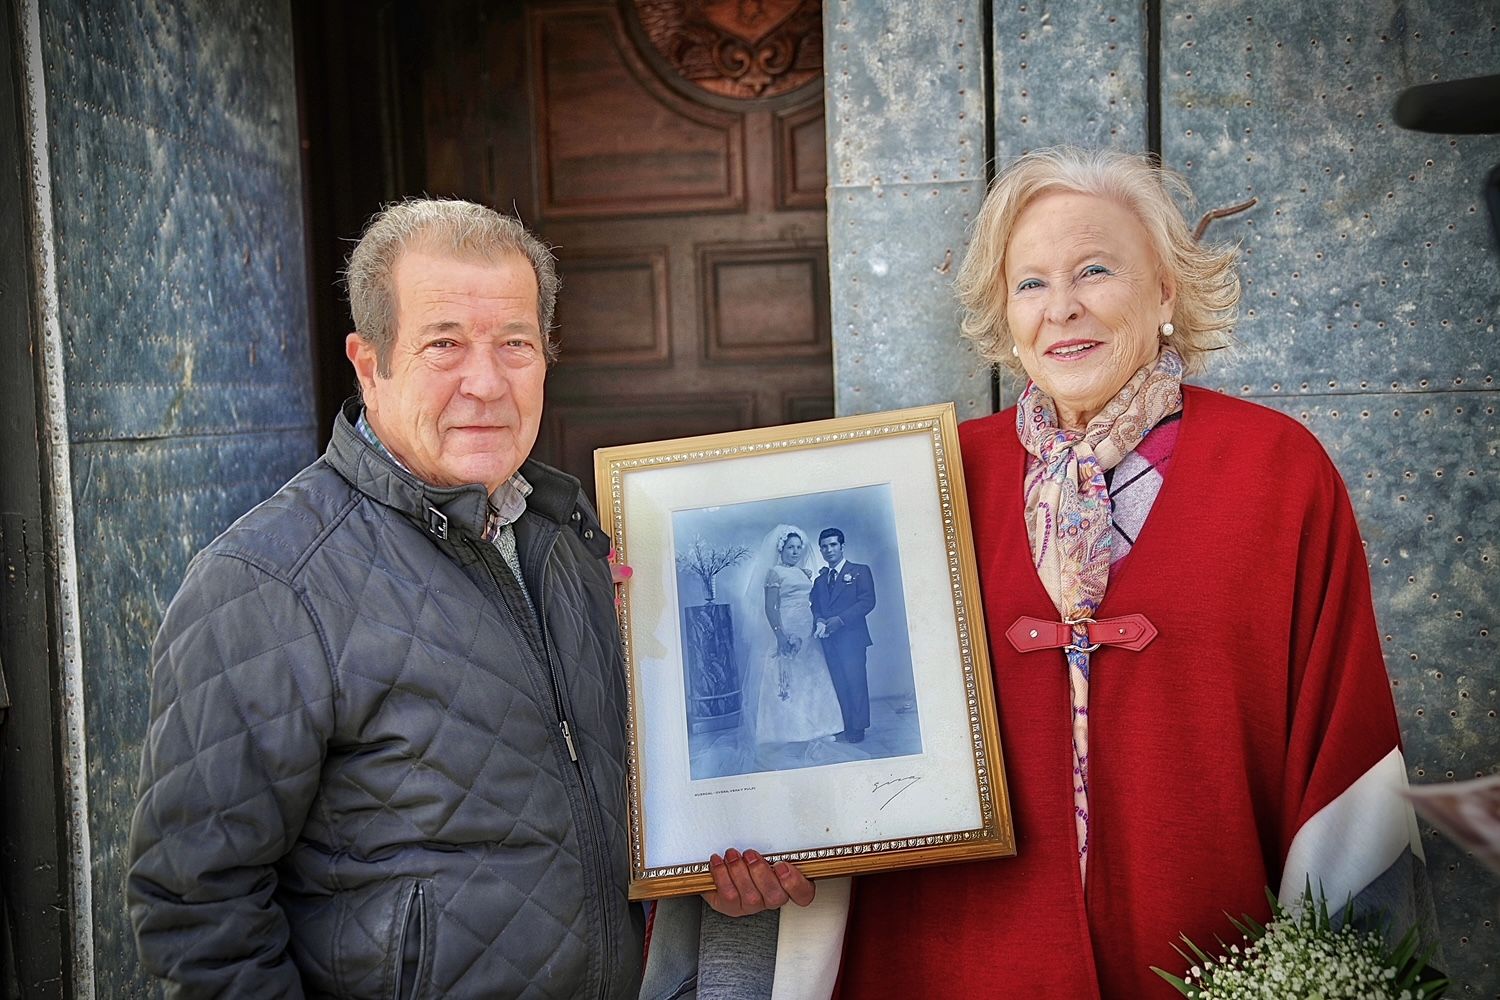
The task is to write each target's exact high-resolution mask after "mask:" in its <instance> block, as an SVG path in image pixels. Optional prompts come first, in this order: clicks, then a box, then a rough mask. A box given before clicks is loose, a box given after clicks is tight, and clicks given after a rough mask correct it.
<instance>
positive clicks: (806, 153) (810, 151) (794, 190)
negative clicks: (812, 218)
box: [775, 103, 828, 211]
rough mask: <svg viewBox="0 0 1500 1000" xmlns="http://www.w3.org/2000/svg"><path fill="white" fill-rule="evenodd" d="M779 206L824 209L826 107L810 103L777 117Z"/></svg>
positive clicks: (825, 184)
mask: <svg viewBox="0 0 1500 1000" xmlns="http://www.w3.org/2000/svg"><path fill="white" fill-rule="evenodd" d="M775 136H776V150H775V152H776V164H777V167H778V169H777V172H776V207H777V208H816V209H818V210H819V211H822V210H823V209H824V192H825V191H826V190H827V188H828V142H827V138H826V136H825V135H824V129H823V105H822V104H821V103H818V104H810V105H808V106H806V107H803V108H796V109H794V110H792V111H787V112H778V113H777V115H776V133H775Z"/></svg>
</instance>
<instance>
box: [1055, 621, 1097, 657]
mask: <svg viewBox="0 0 1500 1000" xmlns="http://www.w3.org/2000/svg"><path fill="white" fill-rule="evenodd" d="M1063 624H1064V625H1067V626H1070V627H1071V628H1072V629H1073V634H1074V635H1077V634H1078V632H1079V627H1080V626H1082V629H1083V640H1084V642H1083V643H1082V644H1081V645H1080V644H1079V643H1078V642H1076V641H1074V642H1070V643H1068V644H1067V645H1066V646H1064V647H1063V651H1064V652H1066V651H1068V650H1072V651H1073V652H1075V653H1092V652H1093V651H1094V650H1096V649H1098V648H1099V645H1100V644H1099V643H1097V642H1095V643H1090V642H1089V641H1088V634H1089V626H1090V625H1095V624H1097V622H1095V620H1094V618H1093V616H1091V615H1080V616H1078V617H1077V618H1064V619H1063Z"/></svg>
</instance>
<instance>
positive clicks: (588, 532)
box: [583, 528, 594, 538]
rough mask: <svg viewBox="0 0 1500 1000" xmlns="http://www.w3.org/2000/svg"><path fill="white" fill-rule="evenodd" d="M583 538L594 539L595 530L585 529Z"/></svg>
mask: <svg viewBox="0 0 1500 1000" xmlns="http://www.w3.org/2000/svg"><path fill="white" fill-rule="evenodd" d="M583 537H584V538H593V537H594V529H593V528H585V529H583Z"/></svg>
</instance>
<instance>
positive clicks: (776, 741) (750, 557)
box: [672, 484, 922, 780]
mask: <svg viewBox="0 0 1500 1000" xmlns="http://www.w3.org/2000/svg"><path fill="white" fill-rule="evenodd" d="M672 534H673V552H674V555H675V558H676V563H677V586H678V604H679V607H680V618H681V625H682V637H683V650H684V656H683V671H684V678H683V679H684V690H685V695H686V705H685V723H686V725H687V729H688V757H689V761H690V769H691V772H692V778H693V779H694V780H700V779H705V778H720V777H725V776H727V775H735V774H748V773H754V772H763V771H780V770H786V769H791V768H802V767H811V766H817V765H826V764H838V763H841V762H845V761H863V760H874V759H881V758H886V757H899V756H904V755H907V754H917V753H921V752H922V736H921V724H920V718H919V716H920V713H919V712H918V706H917V698H916V692H915V686H914V683H913V680H912V662H911V647H910V642H909V637H908V633H907V620H906V602H905V599H904V594H903V589H902V579H901V564H900V552H899V545H898V535H897V525H896V519H895V515H894V512H893V505H892V498H891V489H890V486H889V485H886V484H878V485H874V486H861V487H855V488H850V489H841V490H830V491H825V492H819V493H806V494H801V495H796V496H786V497H776V498H772V499H767V500H755V501H749V502H746V503H737V504H730V505H724V506H717V507H699V508H693V509H687V510H678V511H674V512H673V514H672Z"/></svg>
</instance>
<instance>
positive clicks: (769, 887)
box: [703, 847, 817, 917]
mask: <svg viewBox="0 0 1500 1000" xmlns="http://www.w3.org/2000/svg"><path fill="white" fill-rule="evenodd" d="M708 871H709V874H710V875H712V876H713V879H714V891H713V892H705V893H704V894H703V901H704V902H705V903H707V904H708V905H709V906H712V907H713V908H714V909H715V910H718V911H719V912H720V913H722V914H724V915H725V916H728V917H748V916H750V915H751V914H754V913H759V912H761V911H762V910H775V909H779V908H781V907H783V906H785V905H786V904H787V903H788V902H792V903H796V904H797V905H798V906H806V905H807V904H808V903H811V902H812V901H813V895H814V894H815V893H816V891H817V890H816V889H815V888H814V887H813V884H812V883H811V882H809V881H808V880H807V879H806V878H804V877H803V875H802V873H801V872H800V871H798V870H797V869H796V868H795V867H794V866H792V865H790V864H788V863H787V862H785V861H780V862H777V863H776V864H775V865H772V864H771V863H770V862H769V861H767V860H766V859H765V858H763V857H761V856H760V855H759V854H758V853H757V852H755V851H746V852H745V853H743V854H741V853H740V852H739V851H737V850H735V849H734V848H732V847H731V848H730V849H729V850H727V851H725V852H724V855H723V857H720V856H719V855H717V854H715V855H713V856H712V857H710V858H709V859H708Z"/></svg>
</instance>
